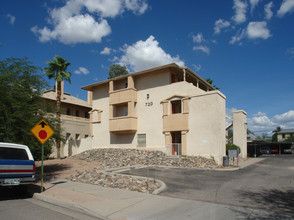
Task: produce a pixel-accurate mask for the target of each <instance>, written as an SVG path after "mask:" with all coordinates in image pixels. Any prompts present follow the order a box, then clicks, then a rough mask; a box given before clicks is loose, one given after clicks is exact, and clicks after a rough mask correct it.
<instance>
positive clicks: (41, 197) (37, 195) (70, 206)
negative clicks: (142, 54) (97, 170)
mask: <svg viewBox="0 0 294 220" xmlns="http://www.w3.org/2000/svg"><path fill="white" fill-rule="evenodd" d="M33 198H34V199H38V200H41V201H43V202H47V203H50V204H53V205H56V206H60V207H63V208H66V209H70V210H73V211H76V212H80V213H82V214H85V215H88V216H91V217H94V218H99V219H103V220H109V218H106V217H105V216H101V215H98V214H97V213H93V212H92V211H90V210H89V209H87V208H85V207H83V206H81V205H77V204H73V203H67V202H62V201H60V200H57V199H54V198H51V197H49V196H45V195H42V194H41V193H34V195H33Z"/></svg>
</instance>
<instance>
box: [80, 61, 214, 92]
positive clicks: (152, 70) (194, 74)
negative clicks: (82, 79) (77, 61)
mask: <svg viewBox="0 0 294 220" xmlns="http://www.w3.org/2000/svg"><path fill="white" fill-rule="evenodd" d="M170 68H176V69H185V70H186V71H187V73H188V74H190V75H192V76H194V77H195V78H197V79H199V80H200V81H201V82H202V83H203V84H205V85H206V86H208V87H209V88H210V89H212V90H216V89H215V88H214V87H213V86H212V85H211V84H209V83H208V82H206V80H204V79H203V78H202V77H200V76H199V75H198V74H196V73H195V72H193V71H192V70H191V69H189V68H188V67H180V66H178V65H177V64H175V63H170V64H167V65H163V66H158V67H154V68H151V69H147V70H142V71H139V72H134V73H130V74H127V75H123V76H118V77H115V78H112V79H108V80H104V81H101V82H97V83H93V84H90V85H87V86H83V87H82V89H84V90H88V91H91V90H92V89H93V88H94V87H96V86H100V85H103V84H106V83H109V82H110V81H112V80H120V79H124V78H127V77H128V76H138V75H143V74H147V73H152V72H156V71H160V70H164V69H170Z"/></svg>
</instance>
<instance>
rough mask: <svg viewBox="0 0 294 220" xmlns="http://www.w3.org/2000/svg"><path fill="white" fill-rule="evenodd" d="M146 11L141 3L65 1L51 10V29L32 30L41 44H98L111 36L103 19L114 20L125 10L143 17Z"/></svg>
mask: <svg viewBox="0 0 294 220" xmlns="http://www.w3.org/2000/svg"><path fill="white" fill-rule="evenodd" d="M147 8H148V5H147V3H146V2H145V1H144V0H68V1H67V2H66V4H65V6H63V7H60V8H54V9H52V10H50V14H49V15H50V17H49V24H50V25H52V29H51V28H49V27H47V26H45V27H43V28H39V27H37V26H35V27H33V28H31V30H32V31H33V32H34V33H35V34H36V35H37V36H38V37H39V40H40V41H41V42H47V41H50V40H59V41H60V42H62V43H64V44H75V43H90V42H101V40H102V38H103V37H105V36H107V35H109V34H110V33H111V27H110V25H109V24H108V22H107V20H106V18H108V17H112V18H113V17H116V16H118V15H120V14H122V13H123V12H124V11H125V10H131V11H132V12H133V13H135V14H142V13H144V12H145V11H146V9H147ZM97 16H98V19H97V18H96V17H97Z"/></svg>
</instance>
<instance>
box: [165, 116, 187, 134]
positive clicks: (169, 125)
mask: <svg viewBox="0 0 294 220" xmlns="http://www.w3.org/2000/svg"><path fill="white" fill-rule="evenodd" d="M188 117H189V114H171V115H166V116H164V117H163V131H164V132H165V131H188V130H189V123H188V122H189V118H188Z"/></svg>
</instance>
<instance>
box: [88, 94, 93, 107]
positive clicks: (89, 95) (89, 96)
mask: <svg viewBox="0 0 294 220" xmlns="http://www.w3.org/2000/svg"><path fill="white" fill-rule="evenodd" d="M87 101H88V104H89V105H92V104H93V92H92V91H88V95H87Z"/></svg>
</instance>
